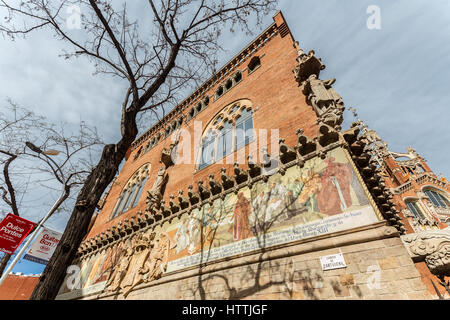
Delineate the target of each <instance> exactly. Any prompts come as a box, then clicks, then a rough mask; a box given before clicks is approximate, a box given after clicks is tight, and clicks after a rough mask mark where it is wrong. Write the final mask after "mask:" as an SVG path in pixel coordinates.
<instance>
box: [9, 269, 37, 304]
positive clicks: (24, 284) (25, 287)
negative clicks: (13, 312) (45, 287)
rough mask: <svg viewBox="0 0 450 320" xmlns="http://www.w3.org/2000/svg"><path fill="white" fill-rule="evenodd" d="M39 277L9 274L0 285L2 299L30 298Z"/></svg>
mask: <svg viewBox="0 0 450 320" xmlns="http://www.w3.org/2000/svg"><path fill="white" fill-rule="evenodd" d="M38 281H39V278H38V277H32V276H19V275H9V276H8V277H7V278H6V280H5V282H3V284H2V285H1V287H0V300H28V299H29V298H30V296H31V293H32V292H33V290H34V287H35V286H36V284H37V283H38Z"/></svg>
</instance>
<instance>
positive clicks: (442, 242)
mask: <svg viewBox="0 0 450 320" xmlns="http://www.w3.org/2000/svg"><path fill="white" fill-rule="evenodd" d="M401 238H402V241H403V243H404V244H405V247H406V248H407V250H408V252H409V254H410V256H411V258H412V259H414V260H416V261H420V260H425V262H426V263H427V265H428V268H429V269H430V271H431V272H432V273H434V274H436V275H437V276H439V277H443V276H448V275H449V274H450V228H446V229H443V230H432V231H431V230H429V231H422V232H418V233H413V234H407V235H404V236H402V237H401Z"/></svg>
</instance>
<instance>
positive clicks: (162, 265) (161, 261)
mask: <svg viewBox="0 0 450 320" xmlns="http://www.w3.org/2000/svg"><path fill="white" fill-rule="evenodd" d="M170 249H171V241H170V238H169V236H168V235H167V234H165V233H161V236H160V239H159V240H158V241H156V242H155V243H154V244H153V249H152V251H151V252H150V257H149V259H148V260H147V261H146V262H145V264H144V266H143V267H142V268H141V269H140V272H141V273H143V274H147V275H146V277H145V282H149V281H153V280H157V279H159V278H160V277H161V276H162V274H163V273H164V272H165V271H166V268H167V262H168V259H169V250H170Z"/></svg>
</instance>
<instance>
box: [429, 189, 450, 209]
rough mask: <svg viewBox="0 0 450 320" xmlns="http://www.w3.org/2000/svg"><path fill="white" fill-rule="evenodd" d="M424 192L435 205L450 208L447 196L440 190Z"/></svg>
mask: <svg viewBox="0 0 450 320" xmlns="http://www.w3.org/2000/svg"><path fill="white" fill-rule="evenodd" d="M424 193H425V194H426V195H427V197H428V198H429V199H430V201H431V202H432V203H433V205H434V206H435V207H439V208H450V205H449V202H448V200H447V198H446V197H445V196H444V195H443V194H441V193H440V192H436V191H434V190H430V189H428V190H424Z"/></svg>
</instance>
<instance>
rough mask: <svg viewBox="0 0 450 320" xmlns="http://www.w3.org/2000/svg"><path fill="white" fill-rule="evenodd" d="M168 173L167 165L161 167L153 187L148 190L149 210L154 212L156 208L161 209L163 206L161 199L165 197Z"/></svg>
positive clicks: (147, 201)
mask: <svg viewBox="0 0 450 320" xmlns="http://www.w3.org/2000/svg"><path fill="white" fill-rule="evenodd" d="M167 178H168V175H167V174H166V167H163V168H161V170H159V172H158V176H157V177H156V180H155V183H154V184H153V188H152V189H151V190H150V191H147V199H146V201H145V202H146V204H147V211H150V212H154V211H155V209H156V210H157V209H159V208H160V206H161V200H162V198H163V187H164V185H165V184H166V183H167Z"/></svg>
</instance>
